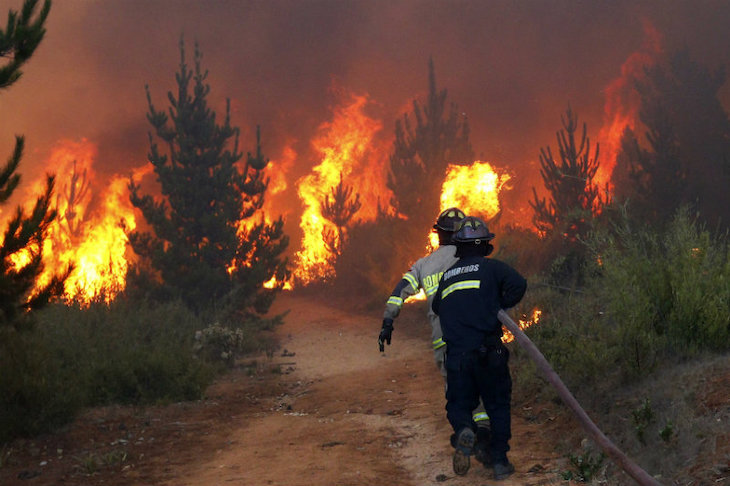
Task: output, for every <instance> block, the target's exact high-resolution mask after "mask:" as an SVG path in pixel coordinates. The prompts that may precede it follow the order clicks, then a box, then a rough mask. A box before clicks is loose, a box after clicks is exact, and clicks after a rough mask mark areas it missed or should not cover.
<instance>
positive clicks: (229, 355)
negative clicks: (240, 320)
mask: <svg viewBox="0 0 730 486" xmlns="http://www.w3.org/2000/svg"><path fill="white" fill-rule="evenodd" d="M247 339H248V340H250V339H251V338H250V337H249V335H248V334H247V333H245V332H244V330H243V329H231V328H228V327H224V326H221V325H220V324H219V323H217V322H216V323H215V324H213V325H212V326H208V327H206V328H205V329H202V330H200V331H197V332H196V333H195V345H194V346H193V351H194V352H195V354H196V356H199V357H201V358H202V359H205V360H206V361H209V362H212V363H215V362H221V363H223V364H225V365H226V366H227V367H228V368H232V367H233V365H234V364H235V362H236V357H237V356H239V355H240V354H241V352H242V351H243V350H245V349H246V348H247V346H246V342H247Z"/></svg>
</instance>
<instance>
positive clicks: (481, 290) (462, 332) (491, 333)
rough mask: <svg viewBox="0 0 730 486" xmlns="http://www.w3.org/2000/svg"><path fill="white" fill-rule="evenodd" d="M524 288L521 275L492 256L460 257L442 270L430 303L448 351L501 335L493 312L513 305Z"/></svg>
mask: <svg viewBox="0 0 730 486" xmlns="http://www.w3.org/2000/svg"><path fill="white" fill-rule="evenodd" d="M525 290H527V281H526V280H525V278H524V277H523V276H522V275H520V274H519V273H518V272H517V271H516V270H515V269H514V268H512V267H510V266H509V265H507V264H506V263H504V262H501V261H499V260H494V259H492V258H485V257H482V256H469V257H464V258H461V259H460V260H459V261H458V262H456V263H455V264H454V265H453V266H452V267H451V268H449V269H448V270H447V271H446V272H444V275H443V277H441V282H440V283H439V288H438V290H437V292H436V296H435V297H434V300H433V303H432V305H431V307H432V309H433V311H434V312H435V313H436V314H437V315H438V316H439V317H440V319H441V328H442V330H443V333H444V341H446V345H447V350H448V353H449V355H453V354H455V353H459V354H461V353H465V352H469V351H473V350H476V349H479V347H480V346H481V345H482V344H484V343H487V342H488V341H489V340H494V338H495V337H500V336H502V325H501V324H500V323H499V321H498V320H497V313H498V312H499V310H500V309H507V308H510V307H513V306H515V305H516V304H517V303H518V302H519V301H520V300H521V299H522V296H523V295H525Z"/></svg>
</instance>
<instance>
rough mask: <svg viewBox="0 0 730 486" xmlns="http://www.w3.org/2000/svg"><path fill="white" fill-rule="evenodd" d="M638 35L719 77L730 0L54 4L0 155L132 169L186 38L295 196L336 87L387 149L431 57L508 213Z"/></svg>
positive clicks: (29, 162)
mask: <svg viewBox="0 0 730 486" xmlns="http://www.w3.org/2000/svg"><path fill="white" fill-rule="evenodd" d="M21 5H22V0H11V1H10V2H4V3H3V7H2V10H7V9H8V8H13V9H15V10H18V9H19V8H20V6H21ZM646 22H649V23H650V24H651V25H652V26H653V27H654V28H655V29H656V30H657V31H658V32H659V33H660V35H661V37H662V46H663V48H664V49H666V50H673V49H687V50H689V52H690V53H691V55H692V56H693V58H694V59H696V60H698V61H699V62H702V63H704V64H706V65H707V66H709V67H710V68H713V69H714V68H719V67H723V66H725V65H727V64H728V61H730V44H728V42H727V32H728V28H730V2H726V1H672V0H667V1H648V2H642V1H624V0H614V1H577V0H576V1H544V0H531V1H516V0H510V1H490V0H450V1H445V0H444V1H435V0H400V1H398V0H387V1H385V0H336V1H335V0H328V1H324V0H316V1H315V0H297V1H294V0H290V1H284V0H268V1H264V0H261V1H233V0H218V1H211V0H198V1H195V0H124V1H119V0H63V1H61V0H55V1H54V3H53V6H52V8H51V12H50V16H49V19H48V22H47V34H46V37H45V39H44V41H43V42H42V44H41V46H40V48H39V49H38V51H37V52H36V55H35V56H34V57H33V58H32V59H31V61H30V62H29V63H28V64H27V65H26V67H25V69H24V75H23V77H22V78H21V80H20V81H19V82H18V83H16V85H14V86H13V87H12V88H10V89H8V90H5V91H3V92H2V93H0V113H1V116H0V151H2V152H0V156H2V154H8V155H9V154H10V151H11V147H12V143H13V136H14V135H15V134H24V135H25V136H26V147H27V149H26V150H27V151H26V156H25V158H24V161H23V163H22V165H21V169H20V171H21V173H23V174H28V176H29V177H33V175H34V174H38V173H43V172H52V171H53V167H47V166H46V165H45V161H46V160H47V158H48V155H49V153H50V150H51V149H52V147H53V146H54V144H55V143H57V142H58V141H59V140H62V139H70V140H80V139H84V138H85V139H87V140H89V141H91V142H92V143H94V144H95V145H96V146H97V147H98V156H97V160H96V161H95V169H96V170H97V171H98V172H99V173H101V174H108V175H111V174H116V173H124V172H128V171H129V170H130V169H131V168H134V167H139V166H142V165H144V164H145V163H146V153H147V150H148V148H149V143H148V138H147V133H148V131H149V124H148V123H147V121H146V118H145V115H146V110H147V105H146V97H145V85H149V87H150V91H151V93H152V97H153V102H154V103H155V105H156V107H157V108H158V109H160V108H166V107H167V106H168V104H167V99H166V93H167V91H169V90H171V89H174V88H175V78H174V76H175V73H176V71H177V69H178V64H179V60H180V51H179V42H180V39H181V36H182V38H184V42H185V48H186V52H187V58H188V60H191V59H192V53H193V49H194V45H195V43H197V44H198V45H199V47H200V50H201V51H202V53H203V63H202V64H203V67H204V68H205V69H207V70H208V72H209V76H208V82H209V84H210V85H211V95H210V98H209V101H210V104H211V105H212V106H213V107H214V108H216V109H217V110H218V111H219V112H220V116H222V110H223V108H224V106H225V99H226V98H229V99H230V100H231V107H232V122H233V124H234V125H236V126H238V127H240V128H241V132H242V139H241V147H242V149H243V151H244V152H245V151H247V150H252V149H253V140H254V136H255V135H254V134H255V127H256V125H260V126H261V130H262V142H263V145H264V150H265V151H266V152H267V154H268V156H269V157H271V158H272V159H276V158H277V157H278V156H280V155H281V152H282V150H283V148H284V147H285V146H286V145H289V146H292V147H293V148H294V149H295V150H296V151H297V153H298V154H299V155H300V157H299V158H298V159H297V161H296V163H295V164H294V166H293V167H292V169H291V172H290V174H289V182H290V185H291V187H292V191H293V185H294V181H295V180H296V179H297V178H298V177H299V176H301V175H304V174H306V173H307V172H308V171H309V169H311V167H312V166H313V165H315V164H316V163H317V162H318V161H317V160H314V159H313V157H312V154H311V147H310V141H311V139H312V137H313V136H314V135H315V134H316V133H317V128H318V127H319V126H320V124H322V123H323V122H327V121H329V120H330V119H331V116H332V111H331V109H332V106H333V105H335V104H336V103H337V102H338V98H337V94H336V93H337V91H338V89H340V90H342V89H344V90H347V91H351V92H353V93H355V94H359V95H362V94H367V95H368V96H369V99H370V100H371V103H370V107H369V111H368V114H369V115H370V116H372V117H374V118H376V119H378V120H381V121H382V123H383V130H382V133H381V136H382V137H383V138H385V139H388V138H389V137H390V138H392V136H393V126H394V122H395V120H396V119H397V118H398V117H400V116H402V114H403V113H404V112H406V111H407V110H409V109H410V106H411V103H412V100H413V99H414V98H416V99H422V98H423V96H424V95H425V93H426V91H427V87H428V78H427V67H428V62H429V59H430V58H432V59H433V61H434V65H435V68H436V77H437V83H438V85H439V87H440V88H446V89H448V92H449V100H450V101H452V102H454V103H456V104H457V105H458V108H459V111H460V112H462V113H464V116H467V117H468V120H469V123H470V126H471V130H472V132H471V138H472V143H473V146H474V149H475V152H476V154H477V155H478V158H480V159H481V160H486V161H489V162H491V163H492V164H494V165H497V166H498V167H501V168H505V169H507V170H510V171H511V172H512V173H513V174H514V175H515V177H514V182H515V184H514V189H513V193H512V195H511V196H510V199H511V204H525V203H526V201H527V199H530V197H531V193H530V192H529V190H530V185H532V184H535V182H536V181H539V175H538V174H539V165H538V154H539V150H540V147H544V146H554V145H555V132H556V131H557V130H558V129H559V128H560V116H561V114H562V113H564V111H565V109H566V107H567V106H568V105H570V106H571V107H572V109H573V110H574V111H575V112H577V114H578V116H579V117H580V120H582V121H585V122H586V123H587V124H588V131H589V135H591V134H592V135H597V134H598V131H599V130H600V128H601V125H602V123H603V122H604V114H603V110H604V104H605V89H606V87H607V86H608V85H609V84H610V83H611V81H613V80H614V79H616V78H617V77H619V76H620V75H621V66H622V64H623V63H624V62H625V61H626V59H627V58H628V57H629V56H630V55H631V54H632V53H633V52H636V51H637V50H639V49H640V48H641V46H642V43H643V42H644V41H645V36H646V34H645V23H646ZM727 91H728V89H727V88H725V89H724V90H723V96H727ZM726 106H727V104H726ZM3 157H5V156H3ZM292 194H293V193H292ZM292 197H294V196H292ZM519 201H521V203H520V202H519Z"/></svg>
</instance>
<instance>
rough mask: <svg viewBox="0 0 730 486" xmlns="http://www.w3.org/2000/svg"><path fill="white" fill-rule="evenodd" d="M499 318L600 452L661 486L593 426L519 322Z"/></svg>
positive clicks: (651, 485)
mask: <svg viewBox="0 0 730 486" xmlns="http://www.w3.org/2000/svg"><path fill="white" fill-rule="evenodd" d="M497 317H498V318H499V321H500V322H501V323H502V324H503V325H504V326H505V327H506V328H507V330H508V331H509V332H511V333H512V334H513V335H514V337H515V340H516V341H517V342H518V343H519V344H520V346H522V347H523V348H524V350H525V351H526V352H527V354H528V356H529V357H530V358H531V359H532V360H533V361H534V362H535V364H536V365H537V367H538V368H539V369H540V371H541V372H542V373H543V374H544V375H545V377H546V378H547V380H548V381H549V382H550V383H551V384H552V385H553V386H554V387H555V389H556V390H557V392H558V395H560V398H561V399H562V400H563V402H564V403H565V404H566V405H567V406H568V407H569V408H570V409H571V410H572V411H573V413H574V414H575V416H576V417H577V418H578V421H579V422H580V424H581V425H582V426H583V428H584V429H585V431H586V432H588V434H589V435H590V436H591V438H592V439H593V440H594V441H595V442H596V443H597V444H598V445H599V446H600V447H601V449H603V451H604V452H605V453H606V454H607V455H608V456H609V457H610V458H611V459H613V461H614V462H615V463H616V464H617V465H618V466H619V467H621V468H622V469H623V470H624V471H626V473H627V474H628V475H629V476H631V477H632V478H633V479H634V480H635V481H636V482H637V483H639V484H640V485H641V486H661V483H659V482H658V481H657V480H656V479H654V478H653V477H652V476H651V475H649V473H647V472H646V471H644V470H643V469H642V468H641V467H639V465H638V464H636V463H635V462H633V461H632V460H631V459H629V457H628V456H626V454H624V453H623V452H621V450H620V449H619V448H618V447H616V446H615V445H614V444H613V442H611V441H610V440H609V438H608V437H606V435H605V434H604V433H603V432H601V430H600V429H599V428H598V427H597V426H596V424H595V423H593V421H592V420H591V418H590V417H589V416H588V414H587V413H586V412H585V410H583V408H582V407H581V406H580V404H579V403H578V401H577V400H576V399H575V397H573V395H572V394H571V393H570V390H568V388H567V387H566V386H565V384H564V383H563V381H562V380H561V379H560V377H559V376H558V374H557V373H556V372H555V370H553V368H552V366H550V363H548V361H547V359H545V356H543V354H542V353H541V352H540V350H539V349H537V346H535V344H534V343H533V342H532V341H531V340H530V338H529V337H527V334H525V333H524V332H523V331H522V329H520V327H519V326H518V325H517V323H515V321H513V320H512V318H511V317H510V316H508V315H507V313H506V312H505V311H504V310H500V311H499V314H497Z"/></svg>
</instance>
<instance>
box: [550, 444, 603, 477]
mask: <svg viewBox="0 0 730 486" xmlns="http://www.w3.org/2000/svg"><path fill="white" fill-rule="evenodd" d="M605 458H606V456H605V454H603V453H600V454H596V455H594V454H593V453H592V452H591V451H586V452H583V453H581V454H569V455H568V460H569V461H570V465H571V466H572V469H570V470H568V471H564V472H563V473H562V474H561V476H562V477H563V479H565V480H566V481H568V480H575V481H579V482H581V483H587V482H588V481H590V480H592V479H593V477H594V476H595V475H596V473H597V472H598V471H600V469H601V466H603V460H604V459H605Z"/></svg>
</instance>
